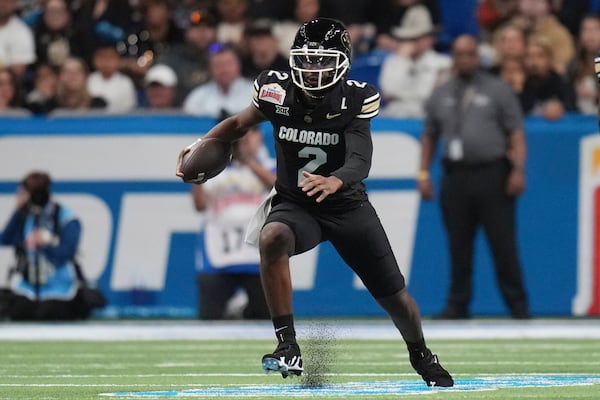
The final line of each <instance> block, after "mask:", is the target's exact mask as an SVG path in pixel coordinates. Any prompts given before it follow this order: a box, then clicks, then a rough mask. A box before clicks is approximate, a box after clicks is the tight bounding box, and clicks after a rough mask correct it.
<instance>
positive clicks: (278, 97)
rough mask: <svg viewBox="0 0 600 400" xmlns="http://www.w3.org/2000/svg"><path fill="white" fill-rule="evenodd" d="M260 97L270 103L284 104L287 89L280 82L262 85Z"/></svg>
mask: <svg viewBox="0 0 600 400" xmlns="http://www.w3.org/2000/svg"><path fill="white" fill-rule="evenodd" d="M258 98H259V99H260V100H264V101H268V102H269V103H273V104H278V105H282V104H283V100H284V99H285V90H283V88H282V87H281V86H280V85H279V83H269V84H268V85H263V86H261V88H260V92H259V94H258Z"/></svg>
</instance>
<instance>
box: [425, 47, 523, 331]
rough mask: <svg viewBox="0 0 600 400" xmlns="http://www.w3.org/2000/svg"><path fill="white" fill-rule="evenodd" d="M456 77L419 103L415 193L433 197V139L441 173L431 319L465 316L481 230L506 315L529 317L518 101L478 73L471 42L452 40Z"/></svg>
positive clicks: (500, 83) (506, 88)
mask: <svg viewBox="0 0 600 400" xmlns="http://www.w3.org/2000/svg"><path fill="white" fill-rule="evenodd" d="M452 57H453V63H454V70H455V76H454V77H453V78H452V79H451V80H450V81H449V82H447V83H446V84H445V85H443V86H440V87H439V88H438V89H437V90H435V91H434V92H433V94H432V96H431V98H430V99H429V101H428V103H427V106H426V118H425V123H424V131H423V135H422V139H421V141H422V150H421V164H420V171H419V174H418V177H417V181H418V186H419V191H420V192H421V195H422V197H423V198H424V199H426V200H429V199H431V198H432V197H433V196H434V189H433V184H432V182H431V179H430V177H429V166H430V164H431V161H432V158H433V156H434V153H435V148H436V144H437V142H438V140H439V139H441V141H442V143H443V151H442V154H443V165H444V176H443V178H442V182H441V190H440V192H441V193H440V196H441V208H442V215H443V218H444V224H445V226H446V230H447V232H448V242H449V246H450V258H451V265H452V272H451V281H450V289H449V294H448V299H447V305H446V308H445V309H444V310H443V311H442V312H441V313H440V314H438V315H437V317H438V318H445V319H461V318H468V317H469V303H470V301H471V296H472V275H473V274H472V273H473V260H472V259H473V245H474V239H475V234H476V231H477V228H478V227H479V226H482V227H483V229H484V231H485V234H486V237H487V240H488V243H489V246H490V248H491V251H492V255H493V258H494V264H495V267H496V276H497V280H498V285H499V287H500V291H501V293H502V296H503V297H504V300H505V302H506V304H507V306H508V308H509V309H510V313H511V316H512V317H513V318H529V310H528V305H527V295H526V292H525V285H524V282H523V277H522V273H521V265H520V262H519V256H518V252H517V243H516V227H515V210H516V199H517V197H518V196H519V195H520V194H521V193H522V192H523V190H524V189H525V173H524V167H525V158H526V142H525V134H524V131H523V116H522V111H521V108H520V104H519V101H518V99H517V98H516V96H515V95H514V94H513V92H512V90H511V89H510V87H509V86H508V85H507V84H506V83H505V82H504V81H502V80H501V79H499V78H496V77H493V76H491V75H488V74H486V73H484V72H482V71H480V68H479V66H480V64H479V57H478V54H477V41H476V40H475V39H474V38H473V37H471V36H468V35H463V36H460V37H458V38H457V39H456V40H455V42H454V44H453V47H452Z"/></svg>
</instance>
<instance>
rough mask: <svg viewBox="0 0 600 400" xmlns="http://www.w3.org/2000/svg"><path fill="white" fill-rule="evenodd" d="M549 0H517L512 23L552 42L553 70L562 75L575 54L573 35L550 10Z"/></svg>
mask: <svg viewBox="0 0 600 400" xmlns="http://www.w3.org/2000/svg"><path fill="white" fill-rule="evenodd" d="M550 3H551V0H519V13H518V14H517V15H516V16H515V17H513V19H512V20H511V21H512V23H514V24H516V25H517V26H520V27H521V28H522V29H523V30H524V31H525V32H526V33H527V34H528V36H530V35H543V36H545V37H547V38H548V40H549V41H550V43H552V47H553V52H552V64H553V66H554V70H555V71H556V72H557V73H558V74H560V75H564V74H565V72H566V70H567V64H568V63H569V62H570V61H571V59H572V58H573V57H574V55H575V46H574V42H573V37H572V36H571V34H570V33H569V31H568V30H567V28H565V27H564V25H562V24H561V23H560V22H559V20H558V19H557V18H556V16H554V15H553V14H552V12H551V7H550V5H551V4H550Z"/></svg>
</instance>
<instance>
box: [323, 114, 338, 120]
mask: <svg viewBox="0 0 600 400" xmlns="http://www.w3.org/2000/svg"><path fill="white" fill-rule="evenodd" d="M340 115H342V113H338V114H329V113H327V115H325V118H327V119H334V118H337V117H339V116H340Z"/></svg>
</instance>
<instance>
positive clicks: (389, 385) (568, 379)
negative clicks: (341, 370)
mask: <svg viewBox="0 0 600 400" xmlns="http://www.w3.org/2000/svg"><path fill="white" fill-rule="evenodd" d="M598 384H600V376H585V375H489V376H480V377H475V378H462V379H461V378H459V379H455V386H454V387H452V388H436V387H428V386H426V385H425V383H424V382H422V381H417V380H391V381H367V382H346V383H331V384H325V385H323V386H321V387H316V388H313V387H311V388H309V387H304V386H302V385H300V384H296V385H293V384H281V385H246V386H236V387H224V386H215V387H207V388H203V389H188V390H181V391H176V390H167V391H151V392H150V391H148V392H116V393H103V394H101V396H108V397H126V398H134V399H136V398H144V397H196V398H202V397H216V396H220V397H235V398H244V397H281V394H282V393H285V395H286V396H295V397H314V396H331V397H335V396H337V397H349V396H383V395H398V396H400V395H416V394H425V393H431V392H433V391H452V392H467V391H478V390H495V389H504V388H526V387H554V386H577V385H598Z"/></svg>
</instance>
